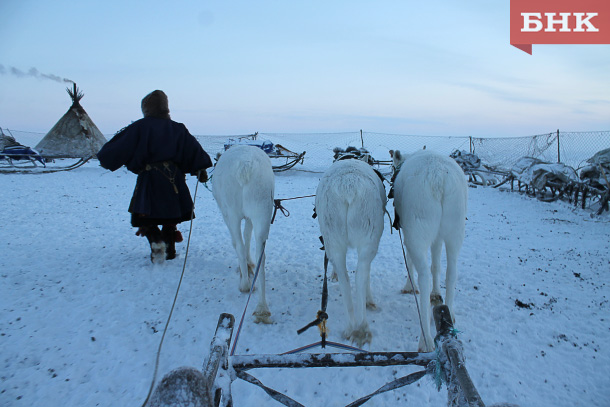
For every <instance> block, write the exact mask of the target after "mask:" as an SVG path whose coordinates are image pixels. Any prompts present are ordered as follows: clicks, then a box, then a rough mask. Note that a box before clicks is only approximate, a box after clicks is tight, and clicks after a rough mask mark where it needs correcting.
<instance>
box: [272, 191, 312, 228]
mask: <svg viewBox="0 0 610 407" xmlns="http://www.w3.org/2000/svg"><path fill="white" fill-rule="evenodd" d="M314 196H315V195H305V196H296V197H294V198H284V199H274V200H273V206H274V209H273V216H272V217H271V224H273V221H274V220H275V215H276V214H277V211H278V209H279V210H280V212H282V214H283V215H284V216H290V212H289V211H288V209H286V208H284V207H283V206H282V201H292V200H293V199H301V198H311V197H314Z"/></svg>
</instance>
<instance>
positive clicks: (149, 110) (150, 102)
mask: <svg viewBox="0 0 610 407" xmlns="http://www.w3.org/2000/svg"><path fill="white" fill-rule="evenodd" d="M142 114H143V115H144V117H157V118H160V119H169V118H170V117H169V102H168V100H167V95H166V94H165V92H163V91H162V90H154V91H152V92H150V93H149V94H148V95H146V96H144V99H142Z"/></svg>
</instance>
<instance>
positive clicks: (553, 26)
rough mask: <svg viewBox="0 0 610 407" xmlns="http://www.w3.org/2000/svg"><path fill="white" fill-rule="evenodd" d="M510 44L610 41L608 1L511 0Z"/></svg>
mask: <svg viewBox="0 0 610 407" xmlns="http://www.w3.org/2000/svg"><path fill="white" fill-rule="evenodd" d="M510 43H511V44H512V45H514V46H515V47H517V48H519V49H520V50H523V51H525V52H527V53H528V54H530V55H531V54H532V44H610V1H609V0H511V1H510Z"/></svg>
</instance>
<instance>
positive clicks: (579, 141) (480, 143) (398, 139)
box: [4, 129, 610, 172]
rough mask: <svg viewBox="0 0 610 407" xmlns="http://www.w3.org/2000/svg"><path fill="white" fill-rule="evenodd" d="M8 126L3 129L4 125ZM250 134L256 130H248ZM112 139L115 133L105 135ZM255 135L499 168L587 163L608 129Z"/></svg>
mask: <svg viewBox="0 0 610 407" xmlns="http://www.w3.org/2000/svg"><path fill="white" fill-rule="evenodd" d="M4 130H7V129H4ZM10 134H12V135H13V136H14V137H15V139H16V140H17V142H19V143H20V144H23V145H26V146H29V147H35V146H36V145H37V144H38V142H40V140H42V138H43V137H44V136H45V133H36V132H29V131H21V130H12V129H11V130H10ZM252 134H254V132H253V133H252ZM104 136H105V137H106V138H107V139H108V140H110V139H111V138H112V136H113V134H105V135H104ZM244 136H248V135H247V134H239V135H195V137H196V138H197V140H198V141H199V143H201V145H202V147H203V148H204V149H205V150H206V151H207V152H208V153H209V154H210V156H212V157H214V156H215V155H216V153H218V152H222V151H224V145H225V143H226V142H227V141H228V140H229V139H238V138H240V137H244ZM257 138H258V139H259V140H269V141H271V142H272V143H274V144H276V145H277V144H280V145H281V146H283V147H285V148H287V149H289V150H291V151H293V152H295V153H301V152H303V151H306V152H307V153H306V154H305V159H304V161H303V164H302V165H301V164H297V165H296V166H295V167H294V169H297V170H305V171H313V172H323V171H325V170H326V169H327V168H328V167H329V166H330V165H331V164H332V162H333V151H332V150H333V149H334V148H335V147H339V148H342V149H345V148H347V147H350V146H351V147H356V148H361V147H364V148H366V149H367V150H368V151H369V152H370V153H371V156H372V157H373V158H374V159H375V160H377V161H382V162H383V161H386V162H387V161H389V160H390V155H389V150H401V151H402V152H405V153H411V152H413V151H415V150H419V149H422V148H424V146H425V147H426V149H429V150H433V151H436V152H438V153H441V154H446V155H449V154H451V153H452V152H453V151H455V150H461V151H466V152H471V153H474V154H476V155H477V156H479V158H481V161H482V162H483V163H485V164H487V165H489V166H491V167H493V168H497V169H499V170H508V169H510V168H511V166H512V165H513V164H515V163H516V162H517V161H518V160H519V159H520V158H522V157H535V158H539V159H541V160H543V161H546V162H549V163H556V162H561V163H563V164H566V165H568V166H571V167H573V168H575V169H580V168H582V167H583V166H585V165H586V164H587V163H586V161H587V159H589V158H591V157H592V156H593V155H594V154H595V153H597V152H598V151H601V150H603V149H606V148H610V131H581V132H561V131H559V132H558V131H554V132H550V133H545V134H538V135H534V136H527V137H510V138H507V137H489V138H479V137H451V136H421V135H406V134H388V133H378V132H368V131H363V132H361V131H353V132H341V133H259V134H258V136H257Z"/></svg>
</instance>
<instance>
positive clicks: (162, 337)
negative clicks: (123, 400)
mask: <svg viewBox="0 0 610 407" xmlns="http://www.w3.org/2000/svg"><path fill="white" fill-rule="evenodd" d="M198 186H199V181H197V183H196V184H195V192H194V193H193V210H192V211H191V220H190V226H189V236H188V239H187V240H186V252H185V253H184V263H183V264H182V273H181V274H180V280H179V281H178V287H177V288H176V295H175V296H174V301H173V303H172V307H171V308H170V311H169V315H168V317H167V322H166V323H165V328H164V329H163V335H162V336H161V341H160V342H159V348H158V349H157V357H156V360H155V370H154V373H153V378H152V381H151V383H150V388H149V389H148V395H147V396H146V400H144V403H142V407H145V406H146V404H147V403H148V400H149V399H150V396H151V395H152V392H153V389H154V387H155V382H156V380H157V373H158V371H159V359H160V358H161V348H162V347H163V341H164V340H165V334H166V333H167V328H168V327H169V323H170V321H171V319H172V315H173V313H174V308H175V307H176V301H177V300H178V293H179V292H180V286H181V285H182V279H183V278H184V271H185V270H186V260H187V258H188V255H189V246H190V244H191V234H192V232H193V216H194V215H195V200H196V199H197V187H198Z"/></svg>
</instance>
